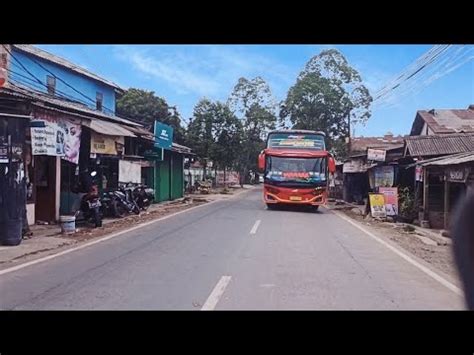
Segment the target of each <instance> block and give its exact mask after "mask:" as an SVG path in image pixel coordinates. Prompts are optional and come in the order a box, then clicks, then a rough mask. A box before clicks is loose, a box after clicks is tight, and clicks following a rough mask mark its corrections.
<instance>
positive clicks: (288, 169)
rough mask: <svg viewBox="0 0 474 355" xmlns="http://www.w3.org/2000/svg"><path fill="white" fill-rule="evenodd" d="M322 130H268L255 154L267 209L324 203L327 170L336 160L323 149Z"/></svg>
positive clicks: (334, 168)
mask: <svg viewBox="0 0 474 355" xmlns="http://www.w3.org/2000/svg"><path fill="white" fill-rule="evenodd" d="M325 138H326V136H325V134H324V133H323V132H317V131H307V130H276V131H272V132H270V133H269V134H268V137H267V144H266V148H265V149H264V150H263V151H262V152H261V153H260V155H259V157H258V167H259V169H260V171H261V172H263V176H264V181H263V199H264V201H265V203H266V204H267V207H268V208H269V209H272V208H273V207H275V206H276V205H278V204H299V205H308V206H313V208H314V209H318V207H319V206H320V205H322V204H324V203H326V200H327V195H328V186H329V173H334V172H335V170H336V164H335V160H334V158H333V157H332V156H331V154H330V153H329V152H328V151H326V142H325Z"/></svg>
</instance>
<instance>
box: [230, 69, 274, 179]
mask: <svg viewBox="0 0 474 355" xmlns="http://www.w3.org/2000/svg"><path fill="white" fill-rule="evenodd" d="M227 102H228V105H229V107H231V109H232V110H233V111H234V112H235V113H236V115H237V116H238V117H239V118H240V120H241V121H242V133H243V137H242V148H241V151H240V154H239V156H238V158H237V164H236V166H237V168H238V170H239V171H240V173H241V176H242V178H245V176H247V174H248V172H249V170H253V171H256V170H257V158H258V154H259V153H260V151H261V150H262V149H263V148H264V146H265V143H264V139H265V135H266V134H267V133H268V131H269V130H271V129H274V128H275V125H276V122H277V118H276V114H275V110H276V105H275V100H274V99H273V96H272V93H271V90H270V87H269V85H268V84H267V83H266V82H265V80H263V79H262V78H261V77H256V78H254V79H252V80H248V79H246V78H240V79H239V80H238V82H237V85H235V87H234V89H233V91H232V93H231V95H230V97H229V99H228V101H227ZM242 183H243V181H241V184H242Z"/></svg>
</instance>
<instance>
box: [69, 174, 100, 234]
mask: <svg viewBox="0 0 474 355" xmlns="http://www.w3.org/2000/svg"><path fill="white" fill-rule="evenodd" d="M96 175H97V172H96V171H93V172H91V174H90V176H91V177H92V182H91V185H90V186H89V187H88V192H87V193H86V194H85V195H84V196H83V197H82V199H81V206H80V208H79V210H77V211H76V213H75V216H76V219H79V220H81V219H82V220H85V221H87V222H91V223H93V224H94V226H95V227H96V228H97V227H102V213H101V206H102V204H101V202H100V197H99V189H98V186H97V183H96V182H95V181H94V177H95V176H96Z"/></svg>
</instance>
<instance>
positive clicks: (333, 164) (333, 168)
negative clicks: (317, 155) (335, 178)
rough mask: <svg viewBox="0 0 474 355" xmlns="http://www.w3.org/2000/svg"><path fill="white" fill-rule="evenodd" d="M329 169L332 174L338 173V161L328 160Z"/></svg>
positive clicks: (331, 158) (330, 158)
mask: <svg viewBox="0 0 474 355" xmlns="http://www.w3.org/2000/svg"><path fill="white" fill-rule="evenodd" d="M328 168H329V172H330V173H331V174H334V173H335V172H336V161H335V160H334V158H333V157H329V158H328Z"/></svg>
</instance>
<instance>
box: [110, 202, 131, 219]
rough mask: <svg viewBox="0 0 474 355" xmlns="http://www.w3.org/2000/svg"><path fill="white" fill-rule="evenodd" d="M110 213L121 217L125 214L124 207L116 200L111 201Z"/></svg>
mask: <svg viewBox="0 0 474 355" xmlns="http://www.w3.org/2000/svg"><path fill="white" fill-rule="evenodd" d="M112 213H113V215H114V217H116V218H123V217H125V215H126V214H127V210H126V209H125V207H124V206H123V205H122V204H121V203H118V202H117V201H113V202H112Z"/></svg>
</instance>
